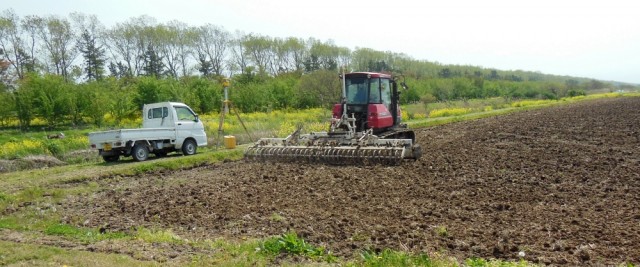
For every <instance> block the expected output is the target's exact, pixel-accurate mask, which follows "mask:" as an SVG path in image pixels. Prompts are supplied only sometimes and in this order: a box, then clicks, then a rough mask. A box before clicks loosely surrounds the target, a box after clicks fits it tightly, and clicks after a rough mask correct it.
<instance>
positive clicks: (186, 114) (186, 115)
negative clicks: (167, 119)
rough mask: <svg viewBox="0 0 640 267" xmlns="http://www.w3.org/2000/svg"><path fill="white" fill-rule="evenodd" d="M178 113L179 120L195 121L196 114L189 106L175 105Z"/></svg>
mask: <svg viewBox="0 0 640 267" xmlns="http://www.w3.org/2000/svg"><path fill="white" fill-rule="evenodd" d="M175 109H176V115H177V116H178V120H180V121H185V120H186V121H195V120H196V114H193V112H192V111H191V109H189V108H187V107H180V106H175Z"/></svg>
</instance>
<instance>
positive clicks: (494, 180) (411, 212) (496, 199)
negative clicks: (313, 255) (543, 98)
mask: <svg viewBox="0 0 640 267" xmlns="http://www.w3.org/2000/svg"><path fill="white" fill-rule="evenodd" d="M639 111H640V98H615V99H603V100H596V101H588V102H582V103H578V104H573V105H565V106H557V107H551V108H545V109H538V110H531V111H526V112H520V113H516V114H512V115H508V116H499V117H493V118H487V119H482V120H476V121H469V122H462V123H455V124H450V125H444V126H439V127H433V128H426V129H418V130H417V133H416V134H417V140H418V142H419V143H420V144H421V145H422V147H423V150H424V156H423V157H422V158H421V159H420V160H418V161H415V162H407V163H405V164H403V165H401V166H393V167H386V166H366V167H358V166H346V167H345V166H327V165H312V164H304V165H300V164H288V163H281V164H273V163H254V162H244V161H237V162H227V163H221V164H215V165H209V166H203V167H198V168H195V169H191V170H185V171H177V172H166V173H152V174H146V175H142V176H137V177H111V178H108V179H102V180H100V181H99V183H101V184H102V185H103V186H104V187H105V188H107V189H105V190H103V191H101V192H99V193H98V194H95V195H92V196H81V197H70V198H69V199H68V200H67V202H66V203H65V204H64V205H63V206H64V214H65V220H66V221H67V222H69V223H76V224H83V223H84V224H87V225H90V226H93V227H104V228H106V229H107V231H116V230H121V231H128V230H130V229H132V228H133V227H137V226H145V227H161V228H170V229H173V231H174V232H175V233H177V234H178V235H180V236H182V237H185V238H190V239H215V238H218V237H224V238H228V239H241V238H245V237H257V238H260V237H266V236H271V235H278V234H282V233H284V232H287V231H290V230H293V231H296V232H297V233H298V234H299V235H301V236H303V237H304V238H305V240H307V241H308V242H310V243H312V244H315V245H320V246H324V247H326V248H327V249H329V250H331V251H332V252H333V253H334V254H337V255H339V256H345V257H347V258H349V257H354V256H355V255H357V253H359V252H360V251H362V250H365V249H369V250H374V251H377V250H381V249H385V248H390V249H395V250H403V251H411V252H425V253H434V252H439V253H442V252H444V253H445V254H447V255H450V256H453V257H456V258H458V259H460V260H464V259H465V258H469V257H483V258H498V259H504V260H518V259H521V258H524V259H525V260H528V261H531V262H534V263H541V264H552V265H585V264H589V265H591V264H620V263H622V262H631V263H636V264H638V263H640V194H639V192H640V163H639V160H640V151H639V149H640V112H639ZM521 252H524V257H521V255H522V253H521ZM519 254H520V255H519Z"/></svg>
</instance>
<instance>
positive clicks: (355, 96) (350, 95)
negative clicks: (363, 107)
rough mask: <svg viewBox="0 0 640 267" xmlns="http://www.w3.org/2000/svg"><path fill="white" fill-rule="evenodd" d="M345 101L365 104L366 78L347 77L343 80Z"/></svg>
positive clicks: (366, 94) (367, 88) (366, 93)
mask: <svg viewBox="0 0 640 267" xmlns="http://www.w3.org/2000/svg"><path fill="white" fill-rule="evenodd" d="M345 86H346V94H347V103H349V104H367V98H368V95H369V94H368V91H369V80H368V79H367V78H364V77H363V78H348V79H347V80H346V81H345Z"/></svg>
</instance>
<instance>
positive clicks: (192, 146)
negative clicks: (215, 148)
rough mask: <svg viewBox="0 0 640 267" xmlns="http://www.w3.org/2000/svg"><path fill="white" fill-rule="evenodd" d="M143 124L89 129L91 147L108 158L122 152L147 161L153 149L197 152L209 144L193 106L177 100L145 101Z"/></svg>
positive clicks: (163, 152) (162, 152)
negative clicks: (102, 129)
mask: <svg viewBox="0 0 640 267" xmlns="http://www.w3.org/2000/svg"><path fill="white" fill-rule="evenodd" d="M142 116H143V120H142V128H139V129H120V130H110V131H103V132H92V133H89V144H91V148H93V149H98V153H99V154H100V156H102V158H103V159H104V160H105V161H107V162H114V161H118V160H119V159H120V156H133V159H134V160H136V161H144V160H146V159H147V158H148V157H149V153H153V154H155V155H156V157H163V156H166V155H167V153H169V152H173V151H181V152H182V154H184V155H193V154H195V153H196V150H197V148H198V146H206V145H207V135H206V133H205V132H204V125H203V124H202V121H200V119H199V118H198V115H197V114H196V113H195V112H193V110H192V109H191V108H189V106H187V105H185V104H183V103H176V102H161V103H154V104H147V105H144V107H143V108H142Z"/></svg>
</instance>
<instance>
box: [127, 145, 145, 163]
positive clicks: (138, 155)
mask: <svg viewBox="0 0 640 267" xmlns="http://www.w3.org/2000/svg"><path fill="white" fill-rule="evenodd" d="M131 155H132V156H133V159H134V160H135V161H145V160H147V158H149V149H148V148H147V146H145V145H135V146H133V149H132V150H131Z"/></svg>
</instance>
